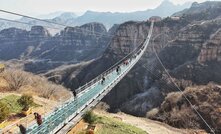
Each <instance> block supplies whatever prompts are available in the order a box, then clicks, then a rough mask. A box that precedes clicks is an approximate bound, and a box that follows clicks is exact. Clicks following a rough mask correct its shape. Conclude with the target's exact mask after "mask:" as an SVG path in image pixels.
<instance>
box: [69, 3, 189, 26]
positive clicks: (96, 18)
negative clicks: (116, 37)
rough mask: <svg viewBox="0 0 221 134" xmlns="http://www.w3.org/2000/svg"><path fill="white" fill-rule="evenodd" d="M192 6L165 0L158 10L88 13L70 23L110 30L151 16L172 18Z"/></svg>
mask: <svg viewBox="0 0 221 134" xmlns="http://www.w3.org/2000/svg"><path fill="white" fill-rule="evenodd" d="M190 5H191V3H185V4H183V5H174V4H173V3H172V2H170V1H168V0H165V1H163V2H162V3H161V4H160V5H159V6H158V7H157V8H155V9H148V10H145V11H136V12H130V13H118V12H116V13H112V12H94V11H87V12H86V13H85V14H83V15H82V16H79V17H77V18H76V19H71V20H69V21H68V23H69V24H72V25H81V24H84V23H88V22H100V23H103V24H104V25H105V26H106V27H107V28H108V29H109V28H110V27H111V26H113V25H114V24H121V23H123V22H126V21H130V20H134V21H143V20H147V19H148V18H150V17H151V16H160V17H167V16H171V15H172V14H173V13H175V12H178V11H181V10H183V9H185V8H188V7H190Z"/></svg>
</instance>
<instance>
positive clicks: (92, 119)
mask: <svg viewBox="0 0 221 134" xmlns="http://www.w3.org/2000/svg"><path fill="white" fill-rule="evenodd" d="M83 120H84V121H85V122H87V123H89V124H93V123H94V122H95V121H96V120H97V116H96V115H95V114H94V113H93V112H92V111H87V112H86V113H85V114H84V116H83Z"/></svg>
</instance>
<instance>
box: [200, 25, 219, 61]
mask: <svg viewBox="0 0 221 134" xmlns="http://www.w3.org/2000/svg"><path fill="white" fill-rule="evenodd" d="M220 36H221V29H219V30H217V32H216V33H215V34H214V35H212V37H211V38H210V39H209V40H208V41H207V42H206V43H205V44H203V47H202V49H201V52H200V55H199V57H198V61H199V62H201V63H203V62H206V61H211V60H215V61H221V40H220Z"/></svg>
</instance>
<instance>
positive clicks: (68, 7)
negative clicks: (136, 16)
mask: <svg viewBox="0 0 221 134" xmlns="http://www.w3.org/2000/svg"><path fill="white" fill-rule="evenodd" d="M162 1H163V0H0V9H4V10H9V11H13V12H18V13H21V14H26V15H31V16H35V17H36V16H39V15H42V14H49V13H52V12H56V11H67V12H75V13H77V14H81V13H83V12H85V11H87V10H92V11H99V12H106V11H110V12H132V11H141V10H146V9H153V8H155V7H157V6H158V5H159V4H160V3H161V2H162ZM169 1H171V2H173V3H174V4H183V3H185V2H189V1H191V2H193V1H197V2H203V1H205V0H169ZM0 16H1V17H2V16H3V17H8V18H13V17H14V16H9V15H6V14H3V13H1V12H0Z"/></svg>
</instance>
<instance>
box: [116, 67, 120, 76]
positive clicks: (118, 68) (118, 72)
mask: <svg viewBox="0 0 221 134" xmlns="http://www.w3.org/2000/svg"><path fill="white" fill-rule="evenodd" d="M116 72H117V74H118V75H119V74H120V66H119V65H118V66H117V68H116Z"/></svg>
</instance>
